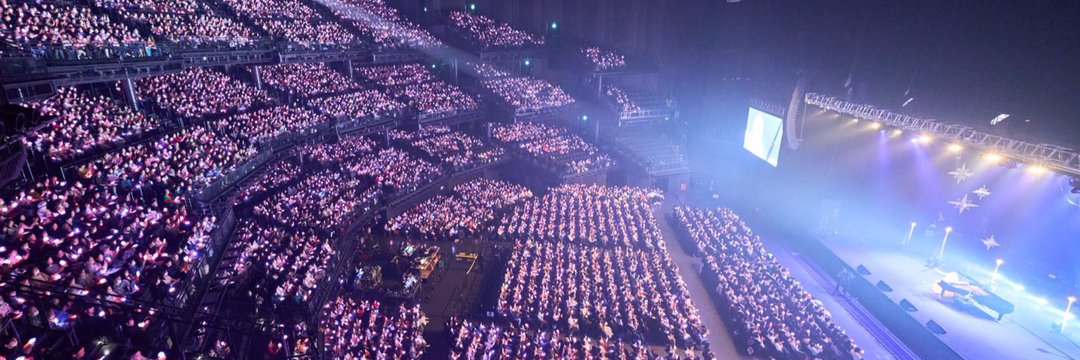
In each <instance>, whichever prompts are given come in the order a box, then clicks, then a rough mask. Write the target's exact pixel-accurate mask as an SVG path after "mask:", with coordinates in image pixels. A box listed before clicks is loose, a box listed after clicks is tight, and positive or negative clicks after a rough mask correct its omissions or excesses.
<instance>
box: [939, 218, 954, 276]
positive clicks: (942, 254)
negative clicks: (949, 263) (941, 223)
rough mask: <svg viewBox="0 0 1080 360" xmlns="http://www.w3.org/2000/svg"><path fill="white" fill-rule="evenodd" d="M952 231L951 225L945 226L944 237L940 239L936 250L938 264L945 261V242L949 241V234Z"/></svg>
mask: <svg viewBox="0 0 1080 360" xmlns="http://www.w3.org/2000/svg"><path fill="white" fill-rule="evenodd" d="M951 233H952V226H947V227H945V237H944V238H942V239H941V249H939V250H938V255H937V260H938V265H939V266H940V265H941V264H944V263H945V244H948V243H949V234H951Z"/></svg>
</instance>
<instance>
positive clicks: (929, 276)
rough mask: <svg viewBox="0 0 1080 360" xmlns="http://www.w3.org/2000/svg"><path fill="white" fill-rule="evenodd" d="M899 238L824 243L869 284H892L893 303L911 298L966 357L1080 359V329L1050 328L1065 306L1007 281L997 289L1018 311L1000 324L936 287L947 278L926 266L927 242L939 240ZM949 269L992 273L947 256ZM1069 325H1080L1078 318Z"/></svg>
mask: <svg viewBox="0 0 1080 360" xmlns="http://www.w3.org/2000/svg"><path fill="white" fill-rule="evenodd" d="M899 240H900V239H866V238H865V237H863V238H859V239H855V238H854V237H850V236H844V235H843V234H840V235H836V236H830V237H829V238H827V239H825V240H822V241H823V242H824V243H825V245H826V246H828V247H829V248H830V249H832V250H833V252H835V253H836V254H837V255H838V256H840V257H841V258H842V259H844V261H845V262H847V263H848V264H849V265H851V266H852V267H856V266H858V265H860V264H862V265H864V266H866V267H867V268H868V269H869V270H870V272H871V275H869V276H866V278H867V279H869V280H870V281H871V282H873V283H876V282H877V281H878V280H883V281H885V283H887V284H888V285H889V286H890V287H892V288H893V291H892V292H889V293H886V295H887V296H888V297H889V298H890V299H892V300H893V302H899V301H900V300H902V299H907V300H908V301H910V302H911V303H912V304H914V306H915V307H916V308H918V311H916V312H914V313H911V314H912V316H914V317H915V319H917V320H918V321H919V322H920V323H923V324H925V323H926V322H927V321H929V320H934V321H935V322H937V323H938V324H939V325H941V326H942V327H943V328H944V329H945V331H947V333H946V334H944V335H939V337H940V338H941V339H942V340H944V341H945V343H946V344H948V345H949V346H950V347H951V348H953V349H954V350H956V352H957V353H959V354H960V355H962V356H964V357H965V358H968V359H1076V358H1080V345H1078V344H1080V328H1075V329H1074V330H1073V331H1071V332H1070V331H1067V332H1066V333H1067V335H1068V336H1066V335H1062V334H1059V333H1056V332H1054V331H1053V330H1052V328H1051V326H1052V324H1053V323H1054V322H1057V321H1060V319H1061V314H1062V312H1061V309H1056V310H1055V309H1053V308H1050V307H1047V306H1043V305H1040V304H1038V303H1037V302H1036V301H1035V300H1034V299H1035V297H1034V296H1033V295H1030V294H1026V293H1023V292H1021V291H1017V290H1016V289H1014V288H1013V287H1012V286H1008V285H1002V286H999V287H998V289H997V291H996V293H998V294H999V295H1000V296H1002V297H1003V298H1005V299H1006V300H1008V301H1009V302H1011V303H1013V304H1014V305H1016V311H1015V312H1014V313H1012V314H1008V315H1006V316H1005V318H1004V319H1003V320H1002V321H1001V322H997V321H995V320H994V319H989V318H987V317H986V316H979V315H976V314H972V313H968V312H965V311H963V310H960V309H956V308H954V307H953V305H952V300H951V299H943V298H941V297H940V296H939V293H938V292H937V290H935V285H934V284H935V283H936V282H937V281H938V280H940V279H941V278H942V277H943V272H941V271H939V270H937V269H933V268H929V267H927V266H925V262H926V259H927V258H929V255H930V254H933V252H934V251H935V248H936V246H935V245H936V244H929V242H935V243H936V241H930V240H926V241H918V240H916V241H913V244H912V245H906V246H905V245H901V244H900V241H899ZM919 243H921V245H920V244H919ZM991 266H992V265H991ZM946 268H947V269H949V270H954V269H956V270H960V271H961V272H962V273H964V274H965V275H969V276H974V277H976V278H980V280H981V281H987V280H988V279H989V277H990V275H989V272H990V271H991V270H990V269H985V268H983V267H977V266H972V265H971V264H966V263H964V261H963V259H961V258H959V257H954V258H952V259H950V258H949V255H948V254H947V255H946ZM982 277H985V278H986V279H982ZM1074 310H1075V309H1074ZM1070 324H1071V325H1072V326H1080V323H1077V321H1075V320H1074V321H1073V322H1071V323H1070Z"/></svg>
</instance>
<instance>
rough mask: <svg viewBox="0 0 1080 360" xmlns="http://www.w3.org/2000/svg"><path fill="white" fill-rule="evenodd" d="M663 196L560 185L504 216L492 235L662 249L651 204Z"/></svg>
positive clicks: (627, 189) (632, 190)
mask: <svg viewBox="0 0 1080 360" xmlns="http://www.w3.org/2000/svg"><path fill="white" fill-rule="evenodd" d="M662 198H663V196H662V195H660V194H658V193H656V192H654V191H650V190H647V189H642V188H633V187H605V186H595V185H562V186H559V187H556V188H553V189H552V190H551V192H550V193H549V194H547V195H545V196H543V197H541V198H538V199H532V200H529V201H526V202H524V203H522V204H521V205H519V206H516V207H514V210H513V212H512V213H511V214H509V215H507V216H503V218H502V220H501V221H500V222H499V225H498V226H497V227H496V229H495V232H496V235H497V236H499V237H502V238H504V239H519V238H526V239H541V240H553V241H556V240H557V241H566V242H575V243H587V244H593V245H596V246H601V247H614V246H627V247H637V248H642V249H656V248H662V247H663V246H664V242H663V240H662V239H661V236H660V229H659V228H658V227H657V225H656V219H655V218H654V217H653V213H652V205H653V204H656V203H659V201H660V200H662Z"/></svg>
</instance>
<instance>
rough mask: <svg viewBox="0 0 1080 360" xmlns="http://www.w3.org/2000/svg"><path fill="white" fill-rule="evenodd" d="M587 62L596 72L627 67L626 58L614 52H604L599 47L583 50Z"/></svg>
mask: <svg viewBox="0 0 1080 360" xmlns="http://www.w3.org/2000/svg"><path fill="white" fill-rule="evenodd" d="M581 53H582V54H583V55H585V60H586V62H588V63H589V64H590V65H592V66H593V69H594V70H595V71H607V70H614V69H620V68H623V67H626V57H625V56H623V54H620V53H618V52H616V51H614V50H603V49H600V47H598V46H591V47H585V48H582V49H581Z"/></svg>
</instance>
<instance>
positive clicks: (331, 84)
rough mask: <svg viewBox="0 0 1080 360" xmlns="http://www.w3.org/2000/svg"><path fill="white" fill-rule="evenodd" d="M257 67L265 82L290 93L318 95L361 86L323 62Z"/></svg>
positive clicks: (351, 89)
mask: <svg viewBox="0 0 1080 360" xmlns="http://www.w3.org/2000/svg"><path fill="white" fill-rule="evenodd" d="M258 68H259V74H260V75H261V76H262V81H263V82H264V83H265V84H267V85H270V86H273V87H275V88H277V89H279V90H281V91H284V92H286V93H288V94H290V95H297V96H320V95H328V94H337V93H343V92H348V91H355V90H359V89H361V88H362V86H361V85H360V84H357V83H355V82H353V81H352V80H349V78H348V77H347V76H345V75H342V74H341V73H339V72H337V71H336V70H334V69H332V68H330V67H329V66H327V65H326V64H323V63H300V64H278V65H263V66H258Z"/></svg>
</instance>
